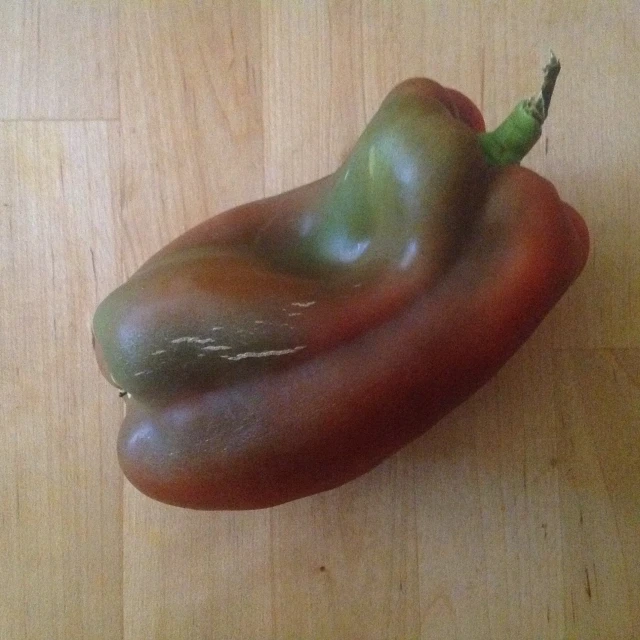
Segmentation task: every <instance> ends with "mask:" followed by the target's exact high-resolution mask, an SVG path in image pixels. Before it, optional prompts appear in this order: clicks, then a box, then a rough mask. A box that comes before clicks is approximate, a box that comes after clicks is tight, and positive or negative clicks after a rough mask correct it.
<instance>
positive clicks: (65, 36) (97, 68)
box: [0, 0, 119, 120]
mask: <svg viewBox="0 0 640 640" xmlns="http://www.w3.org/2000/svg"><path fill="white" fill-rule="evenodd" d="M117 5H118V3H117V0H100V1H99V2H98V1H96V0H92V1H89V2H82V1H80V0H3V2H2V3H0V86H1V87H2V91H0V118H2V119H20V120H40V119H53V120H71V119H81V120H92V119H93V120H95V119H116V118H117V117H118V104H119V98H118V64H117V63H118V38H117V34H118V30H117Z"/></svg>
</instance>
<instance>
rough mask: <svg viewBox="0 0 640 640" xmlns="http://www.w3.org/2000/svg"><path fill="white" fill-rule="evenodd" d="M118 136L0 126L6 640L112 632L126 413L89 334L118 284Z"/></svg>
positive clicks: (118, 596)
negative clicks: (120, 431)
mask: <svg viewBox="0 0 640 640" xmlns="http://www.w3.org/2000/svg"><path fill="white" fill-rule="evenodd" d="M117 138H118V133H117V129H116V128H115V127H114V126H113V125H110V124H107V123H9V124H6V123H5V124H0V175H2V181H0V203H1V205H0V206H1V207H2V214H1V216H0V225H1V227H0V228H1V229H2V231H1V237H2V239H3V250H2V252H1V253H0V270H1V273H2V282H3V285H2V287H1V288H0V309H1V310H2V311H1V312H0V323H1V324H0V327H1V331H0V335H1V336H2V361H3V367H2V373H1V374H0V395H1V397H2V404H3V412H2V430H1V431H0V452H1V454H0V457H1V459H2V460H3V464H2V476H1V477H2V482H1V483H0V491H1V492H2V494H1V495H2V504H3V511H2V524H1V534H0V544H1V551H0V574H2V575H3V576H5V579H4V580H3V582H4V587H3V595H2V598H0V637H2V638H11V639H13V638H16V639H20V638H51V637H55V638H72V637H77V638H115V637H118V635H119V633H120V630H121V620H122V563H121V556H122V501H121V491H122V480H121V477H120V474H119V473H118V466H117V461H116V457H115V454H114V451H113V439H114V438H115V436H116V433H117V429H116V425H117V421H118V420H119V419H120V417H121V415H122V410H121V407H120V406H119V403H118V402H117V398H114V394H113V393H112V392H111V391H110V390H109V389H107V388H105V385H104V383H103V381H102V380H101V379H100V377H99V375H98V372H97V369H96V366H95V364H94V362H92V348H91V332H90V328H89V327H90V321H91V315H92V313H93V310H94V308H95V305H96V304H97V302H98V301H99V300H100V299H101V298H102V297H103V296H104V295H106V294H107V293H108V291H109V290H110V289H111V288H112V287H113V286H114V285H115V284H116V282H117V279H118V278H117V277H116V274H117V273H118V267H117V262H116V259H115V247H116V245H117V239H116V238H117V217H116V215H115V212H114V210H113V207H112V198H111V196H112V191H111V189H112V186H116V185H113V184H112V182H111V180H112V178H111V176H112V175H113V172H114V170H115V168H116V166H117V165H116V164H115V162H114V158H113V157H112V151H114V150H115V149H116V148H117ZM116 175H117V173H116ZM7 576H8V580H7Z"/></svg>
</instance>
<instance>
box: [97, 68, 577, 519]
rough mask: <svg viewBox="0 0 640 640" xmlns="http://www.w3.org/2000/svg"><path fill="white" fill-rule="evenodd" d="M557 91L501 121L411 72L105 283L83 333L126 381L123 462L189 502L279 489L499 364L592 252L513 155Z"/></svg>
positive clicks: (357, 470) (325, 473)
mask: <svg viewBox="0 0 640 640" xmlns="http://www.w3.org/2000/svg"><path fill="white" fill-rule="evenodd" d="M554 61H555V58H554V60H552V63H550V65H549V66H548V67H547V69H546V72H547V77H548V76H549V70H550V69H553V72H554V73H555V74H556V75H557V70H558V69H559V65H557V61H555V62H554ZM554 79H555V78H554ZM547 93H549V92H547ZM549 99H550V97H546V102H545V101H544V100H543V102H542V103H540V102H539V101H538V102H533V101H529V102H528V103H527V104H529V105H534V106H535V107H536V108H537V109H538V111H536V110H535V109H534V108H531V109H529V108H528V107H527V108H525V109H524V110H523V108H522V107H519V111H518V112H517V113H516V112H515V111H514V113H515V114H516V115H512V116H510V118H512V119H515V120H514V122H515V125H513V126H512V125H510V124H508V123H509V118H508V119H507V123H506V124H505V125H503V127H502V129H500V128H498V129H497V130H496V136H497V138H496V137H494V138H492V137H491V136H492V134H485V133H483V131H482V129H483V124H482V117H481V116H480V114H479V113H478V112H477V110H476V109H475V107H473V105H471V103H470V102H469V101H468V100H467V99H466V98H464V97H463V96H461V94H458V93H457V92H454V91H451V90H446V89H444V88H442V87H441V86H440V85H438V84H436V83H434V82H432V81H429V80H426V79H412V80H408V81H405V82H404V83H402V84H400V85H399V86H398V87H396V88H395V89H394V90H393V91H391V93H390V94H389V95H388V97H387V98H386V99H385V100H384V102H383V103H382V105H381V106H380V109H379V110H378V112H377V113H376V115H375V116H374V118H373V119H372V120H371V122H370V123H369V125H368V126H367V128H366V129H365V131H364V132H363V134H362V136H361V137H360V139H359V140H358V141H357V143H356V144H355V146H354V147H353V149H352V151H351V153H350V154H349V157H348V158H347V160H346V161H345V162H344V164H343V165H342V166H341V167H340V168H339V169H338V170H337V171H336V172H335V173H334V174H332V175H330V176H327V177H326V178H324V179H322V180H319V181H317V182H315V183H313V184H310V185H306V186H304V187H300V188H298V189H295V190H294V191H291V192H288V193H285V194H282V195H279V196H276V197H274V198H269V199H266V200H263V201H260V202H255V203H250V204H247V205H243V206H241V207H238V208H236V209H233V210H231V211H228V212H226V213H224V214H221V215H219V216H216V217H214V218H213V219H211V220H209V221H207V222H205V223H203V224H202V225H200V226H199V227H196V228H195V229H193V230H191V231H190V232H188V233H186V234H185V235H184V236H182V237H181V238H178V239H177V240H176V241H174V242H173V243H171V244H170V245H168V246H167V247H165V248H164V249H163V250H162V251H160V252H159V253H158V254H156V256H154V257H152V258H151V259H150V260H149V261H148V262H147V263H145V264H144V265H143V266H142V267H141V268H140V269H139V271H138V272H137V273H136V274H134V275H133V277H132V278H131V279H130V280H129V281H128V282H126V283H125V284H124V285H122V286H121V287H120V288H118V289H117V290H116V291H114V292H113V293H112V294H111V295H110V296H108V297H107V298H106V299H105V300H104V301H103V302H102V304H101V305H100V306H99V308H98V310H97V312H96V314H95V318H94V336H95V345H96V353H97V357H98V361H99V363H100V366H101V369H102V370H103V372H104V373H105V376H106V377H107V378H108V379H109V380H110V381H111V382H112V383H113V384H114V385H115V386H117V387H118V388H120V389H123V390H125V393H126V395H125V397H126V403H127V416H126V419H125V422H124V424H123V427H122V430H121V433H120V437H119V443H118V452H119V458H120V463H121V466H122V468H123V470H124V472H125V474H126V475H127V477H128V478H129V480H130V481H131V482H132V483H133V484H134V485H135V486H137V487H138V488H139V489H140V490H141V491H143V492H144V493H146V494H147V495H149V496H151V497H153V498H155V499H158V500H161V501H163V502H167V503H169V504H174V505H179V506H184V507H191V508H200V509H252V508H260V507H267V506H272V505H275V504H280V503H282V502H286V501H288V500H293V499H296V498H300V497H303V496H306V495H311V494H313V493H317V492H319V491H324V490H327V489H331V488H333V487H336V486H339V485H340V484H342V483H344V482H346V481H348V480H351V479H353V478H355V477H357V476H358V475H360V474H362V473H364V472H366V471H368V470H369V469H371V468H372V467H373V466H375V465H376V464H378V463H379V462H381V461H382V460H383V459H385V458H386V457H387V456H389V455H391V454H392V453H394V452H395V451H397V450H398V449H399V448H400V447H402V446H403V445H405V444H407V443H408V442H410V441H411V440H412V439H414V438H415V437H417V436H418V435H420V434H421V433H422V432H424V431H425V430H426V429H427V428H428V427H429V426H430V425H432V424H433V423H434V422H436V421H437V420H438V419H439V418H440V417H442V415H444V414H445V413H446V412H447V411H448V410H450V409H451V408H453V407H454V406H455V405H456V404H458V403H459V402H461V401H462V400H464V398H466V397H467V396H468V395H469V394H470V393H472V392H473V391H474V390H475V389H476V388H477V387H478V386H480V385H481V384H482V383H483V382H485V381H486V380H487V379H488V378H489V377H490V376H491V375H493V373H495V371H497V369H498V368H499V367H500V366H501V365H502V364H503V363H504V362H505V361H506V359H507V358H508V357H509V356H510V355H511V354H512V353H513V352H514V351H515V349H516V348H517V347H518V346H519V344H521V343H522V341H523V340H524V339H525V338H526V337H527V335H529V333H530V332H531V331H532V330H533V329H534V328H535V326H536V325H537V323H538V322H539V321H540V320H541V319H542V317H543V316H544V314H545V313H546V312H547V311H548V310H549V309H550V308H551V307H552V306H553V304H554V303H555V302H556V301H557V300H558V298H559V297H560V296H561V295H562V293H563V292H564V290H565V289H566V288H567V287H568V286H569V284H570V282H571V281H572V280H573V279H574V278H575V277H576V276H577V274H578V272H579V270H580V269H581V268H582V265H583V264H584V260H585V259H586V251H587V249H588V244H587V239H586V238H587V236H586V231H585V229H584V227H581V222H580V221H579V217H578V216H577V214H575V212H572V211H571V210H570V208H568V207H567V206H566V205H564V203H562V202H561V201H560V200H559V198H558V196H557V193H556V192H555V190H554V189H553V187H552V186H551V185H549V184H548V183H546V182H545V181H543V180H542V179H541V178H539V177H538V176H535V174H532V173H531V172H527V171H526V170H524V169H521V168H519V167H518V166H517V164H514V162H515V163H517V161H518V160H519V159H521V158H517V154H518V153H520V154H522V153H523V150H525V151H524V153H526V151H528V149H529V148H530V147H531V146H532V145H533V144H534V143H535V139H533V138H534V137H535V136H536V135H537V136H539V127H540V126H541V124H542V122H541V120H544V117H546V113H547V111H548V100H549ZM541 110H542V111H541ZM540 113H543V117H542V118H540V117H539V115H540ZM523 114H524V115H523ZM523 119H524V120H523ZM528 119H533V120H535V122H536V123H537V128H536V127H535V126H529V120H528ZM516 120H517V122H516ZM523 122H524V125H525V126H524V127H523V126H522V123H523ZM505 130H506V131H507V134H508V135H505V133H504V132H505ZM515 130H518V131H520V130H522V131H524V132H525V133H524V134H521V137H520V138H519V139H517V140H516V142H517V144H515V143H514V142H513V140H514V139H515V138H518V136H517V135H516V136H515V138H514V134H513V131H515ZM527 132H528V133H527ZM522 135H524V136H525V138H526V136H529V137H528V138H527V139H522ZM536 139H537V138H536ZM510 140H511V142H510ZM514 149H516V150H515V151H514ZM518 149H519V150H520V151H518ZM492 150H493V151H492ZM495 150H497V151H495ZM514 154H515V155H514ZM505 158H508V161H506V160H505ZM514 158H516V160H515V161H514ZM504 164H506V165H508V166H501V165H504ZM537 209H541V210H542V213H539V212H538V213H537V215H536V214H534V211H535V210H537Z"/></svg>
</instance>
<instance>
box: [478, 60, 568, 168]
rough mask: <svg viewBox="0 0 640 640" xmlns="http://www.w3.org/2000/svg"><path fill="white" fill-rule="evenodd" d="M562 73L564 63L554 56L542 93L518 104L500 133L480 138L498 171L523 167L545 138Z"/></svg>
mask: <svg viewBox="0 0 640 640" xmlns="http://www.w3.org/2000/svg"><path fill="white" fill-rule="evenodd" d="M559 73H560V61H559V60H558V59H557V58H556V56H555V55H554V53H553V52H551V59H550V60H549V62H548V63H547V66H546V67H545V68H544V79H543V81H542V88H541V89H540V93H538V95H536V96H534V97H532V98H529V99H527V100H523V101H522V102H520V103H518V104H517V105H516V107H515V109H514V110H513V111H512V112H511V113H510V114H509V115H508V116H507V118H506V119H505V121H504V122H503V123H502V124H501V125H500V126H499V127H498V128H497V129H495V130H494V131H489V132H488V133H481V134H480V135H479V136H478V138H479V140H480V146H481V147H482V151H483V152H484V155H485V158H486V160H487V162H488V163H489V164H491V165H494V166H498V167H502V166H505V165H508V164H519V163H520V161H521V160H522V159H523V158H524V157H525V156H526V155H527V153H529V151H531V149H532V148H533V146H534V145H535V143H536V142H537V141H538V139H539V138H540V135H541V134H542V123H543V122H544V121H545V120H546V118H547V115H548V114H549V105H550V104H551V96H552V95H553V89H554V87H555V84H556V78H557V77H558V74H559Z"/></svg>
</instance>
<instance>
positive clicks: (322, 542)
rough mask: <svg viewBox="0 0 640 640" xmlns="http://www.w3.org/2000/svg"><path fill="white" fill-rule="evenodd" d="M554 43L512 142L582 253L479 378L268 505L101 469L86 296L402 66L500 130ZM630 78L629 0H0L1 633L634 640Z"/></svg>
mask: <svg viewBox="0 0 640 640" xmlns="http://www.w3.org/2000/svg"><path fill="white" fill-rule="evenodd" d="M550 46H552V47H553V48H554V50H555V51H556V52H557V54H558V55H559V57H560V58H561V59H562V62H563V65H564V71H563V74H562V75H561V79H560V81H559V85H558V87H557V92H556V96H555V97H554V104H553V107H552V113H551V117H550V120H549V122H548V125H547V126H546V128H545V136H544V140H543V141H542V143H541V144H540V145H538V146H537V147H536V149H535V150H534V152H533V153H532V154H531V155H530V156H529V157H528V159H527V161H526V164H527V165H528V166H530V167H532V168H534V169H535V170H537V171H539V172H540V173H542V174H543V175H545V176H547V177H548V178H549V179H550V180H552V181H553V182H554V183H555V184H556V185H557V187H558V189H559V191H560V192H561V194H562V196H563V198H564V199H566V200H568V201H570V202H571V203H572V204H574V206H576V207H577V208H578V209H579V210H580V211H582V212H583V213H584V215H585V217H586V219H587V220H588V223H589V226H590V229H591V233H592V239H593V249H592V253H591V256H590V260H589V263H588V266H587V268H586V270H585V272H584V273H583V275H582V276H581V278H580V279H579V281H578V282H577V283H576V284H575V286H574V287H573V288H572V289H571V290H570V292H569V293H568V294H567V295H566V296H565V297H564V299H563V300H562V301H561V303H560V304H559V305H558V307H557V308H556V309H555V310H554V312H553V313H552V314H551V315H550V316H549V317H548V318H547V320H546V321H545V322H544V323H543V325H542V326H541V327H540V329H539V330H538V331H537V332H536V334H535V335H534V337H533V338H532V339H531V340H530V341H529V342H528V343H527V345H526V346H525V347H524V348H523V349H522V350H521V351H520V352H519V353H518V354H517V355H516V356H515V357H514V358H513V360H512V361H511V362H510V363H509V364H508V365H507V366H506V367H505V368H504V369H503V370H502V372H501V373H500V374H499V375H498V376H497V378H495V379H494V380H493V381H492V382H491V383H490V384H488V385H487V386H486V387H485V388H483V389H482V390H481V391H480V392H479V393H477V394H476V395H475V396H474V397H473V398H472V399H471V400H470V401H468V402H467V403H466V404H464V405H463V406H462V407H460V408H459V409H458V410H456V411H455V412H454V413H453V414H452V415H450V416H449V417H448V418H447V419H445V420H443V421H442V422H441V423H440V424H439V425H438V426H437V427H435V428H434V429H432V430H431V431H430V432H429V433H427V435H425V436H424V437H423V438H421V439H420V440H419V441H417V442H415V443H414V444H413V445H411V446H409V447H407V448H406V449H405V450H404V451H402V452H401V453H400V454H399V455H397V456H395V457H394V458H393V459H391V460H389V461H388V462H386V463H385V464H383V465H382V466H380V467H379V468H378V469H376V470H375V471H373V472H372V473H370V474H368V475H367V476H365V477H363V478H361V479H360V480H358V481H356V482H353V483H351V484H350V485H348V486H345V487H343V488H341V489H339V490H336V491H333V492H330V493H327V494H325V495H320V496H317V497H313V498H310V499H306V500H302V501H299V502H296V503H293V504H289V505H285V506H282V507H279V508H276V509H272V510H266V511H260V512H249V513H197V512H188V511H184V510H179V509H175V508H170V507H166V506H163V505H160V504H156V503H154V502H152V501H151V500H149V499H147V498H145V497H143V496H142V495H140V494H139V493H138V492H137V491H136V490H135V489H133V488H132V487H131V486H130V485H129V484H128V483H127V482H125V481H123V478H122V476H121V474H120V472H119V468H118V464H117V461H116V456H115V439H116V434H117V430H118V426H119V422H120V420H121V414H122V405H121V402H120V401H119V399H118V397H117V393H115V392H114V390H113V389H112V388H111V387H109V386H108V385H107V384H106V383H105V382H104V381H103V380H102V379H101V378H100V377H99V375H98V372H97V369H96V366H95V364H94V360H93V357H92V349H91V335H90V321H91V317H92V314H93V311H94V309H95V307H96V304H97V303H98V301H99V300H101V299H102V298H103V297H104V296H105V295H106V294H107V293H108V292H109V291H110V290H111V289H113V288H114V287H115V286H116V285H117V284H119V283H120V282H122V281H123V279H124V278H125V277H126V276H127V275H128V274H130V273H131V272H132V271H133V270H134V269H135V268H136V267H137V266H138V265H140V263H141V262H142V261H143V260H144V259H145V258H147V257H148V256H150V255H151V254H152V253H153V252H154V251H156V250H157V249H158V248H160V247H161V246H162V245H163V244H164V243H166V242H167V241H169V240H171V239H172V238H174V237H175V236H177V235H178V234H179V233H181V232H183V231H184V230H186V229H187V228H189V227H191V226H193V225H194V224H195V223H197V222H199V221H201V220H203V219H205V218H207V217H208V216H211V215H214V214H216V213H218V212H220V211H222V210H224V209H227V208H229V207H231V206H232V205H235V204H239V203H242V202H245V201H248V200H252V199H255V198H259V197H262V196H263V195H265V194H275V193H278V192H280V191H282V190H285V189H288V188H291V187H293V186H296V185H299V184H302V183H304V182H307V181H310V180H313V179H315V178H318V177H320V176H322V175H324V174H326V173H328V172H330V171H332V170H333V169H334V168H335V167H336V166H337V164H338V163H339V162H340V160H341V158H343V157H344V154H345V152H346V150H347V149H348V148H349V146H350V145H351V144H352V142H353V141H354V140H355V138H356V137H357V136H358V134H359V133H360V132H361V130H362V128H363V127H364V125H365V123H366V122H367V120H368V119H369V118H370V117H371V116H372V114H373V113H374V112H375V110H376V108H377V106H378V105H379V103H380V101H381V99H382V98H383V96H384V95H385V94H386V92H387V91H388V90H389V89H390V88H391V87H392V86H393V85H394V83H396V82H397V81H400V80H402V79H404V78H406V77H408V76H412V75H427V76H431V77H434V78H435V79H437V80H439V81H441V82H442V83H443V84H445V85H447V86H452V87H456V88H458V89H460V90H462V91H464V92H465V93H467V94H468V95H469V96H470V97H471V98H473V99H474V100H475V101H476V102H477V103H478V104H479V105H480V106H481V108H482V110H483V112H484V114H485V117H486V120H487V123H488V124H489V125H490V126H492V125H495V124H497V122H498V121H499V119H500V118H501V117H502V116H504V115H505V114H506V113H507V111H508V110H509V109H510V108H511V107H512V106H513V104H514V103H515V102H516V101H517V100H519V99H520V98H521V97H526V96H527V95H529V94H530V93H531V92H532V91H535V89H536V88H537V86H538V83H539V79H540V66H541V64H542V63H543V62H544V61H545V57H546V54H547V49H548V47H550ZM639 97H640V6H639V5H638V3H637V1H636V0H617V1H616V0H609V1H605V0H594V1H593V2H588V3H587V2H584V1H583V0H571V1H567V2H553V1H552V0H542V1H541V2H536V3H534V2H525V1H524V0H520V1H519V0H504V1H502V2H496V1H492V0H486V1H484V2H479V1H474V2H462V1H461V0H458V1H445V0H442V1H440V0H434V1H427V0H423V1H418V0H402V1H401V0H394V1H393V2H391V1H388V2H387V1H383V0H361V1H359V0H354V1H352V2H347V1H339V0H316V1H313V2H311V1H302V0H300V1H298V0H296V1H294V0H281V1H279V2H276V1H267V0H265V1H263V2H257V1H250V0H246V1H238V0H236V1H233V0H226V1H223V0H220V1H218V0H121V1H120V3H118V2H117V0H4V1H3V2H2V3H0V119H1V122H0V240H1V243H2V244H1V253H0V273H1V283H0V323H1V324H0V340H1V342H0V350H1V351H0V353H1V356H2V370H1V373H0V394H1V398H2V409H3V410H2V415H1V417H0V421H1V429H0V503H1V504H2V507H3V509H2V515H1V516H0V576H1V578H0V583H1V584H2V587H0V589H1V590H2V593H1V597H0V638H2V639H3V640H4V639H7V640H21V639H29V640H33V639H38V640H40V639H42V640H45V639H46V640H51V639H58V638H59V639H64V640H71V639H78V640H88V639H91V638H96V639H100V640H107V639H111V638H127V639H131V640H134V639H135V640H149V639H152V640H155V639H160V638H162V639H164V638H166V639H183V638H184V639H204V638H206V639H210V638H215V639H222V640H228V639H236V638H237V639H242V640H248V639H259V640H264V639H278V640H280V639H282V640H284V639H291V640H294V639H295V640H306V639H318V640H320V639H322V640H327V639H328V640H332V639H335V640H338V639H339V640H359V639H362V640H365V639H366V640H376V639H390V638H394V639H399V640H406V639H414V638H422V639H434V640H440V639H443V640H444V639H449V638H456V639H458V640H467V639H479V640H482V639H489V638H492V639H493V638H496V639H516V638H517V639H528V638H531V639H534V638H535V639H536V640H537V639H542V638H545V639H561V638H563V639H568V638H576V639H577V638H579V639H580V640H585V639H596V638H598V639H603V640H613V639H625V640H631V639H638V638H640V322H639V321H638V318H639V317H640V177H639V176H640V174H639V170H638V167H639V166H640V143H639V137H638V127H639V124H638V123H640V99H639Z"/></svg>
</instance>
